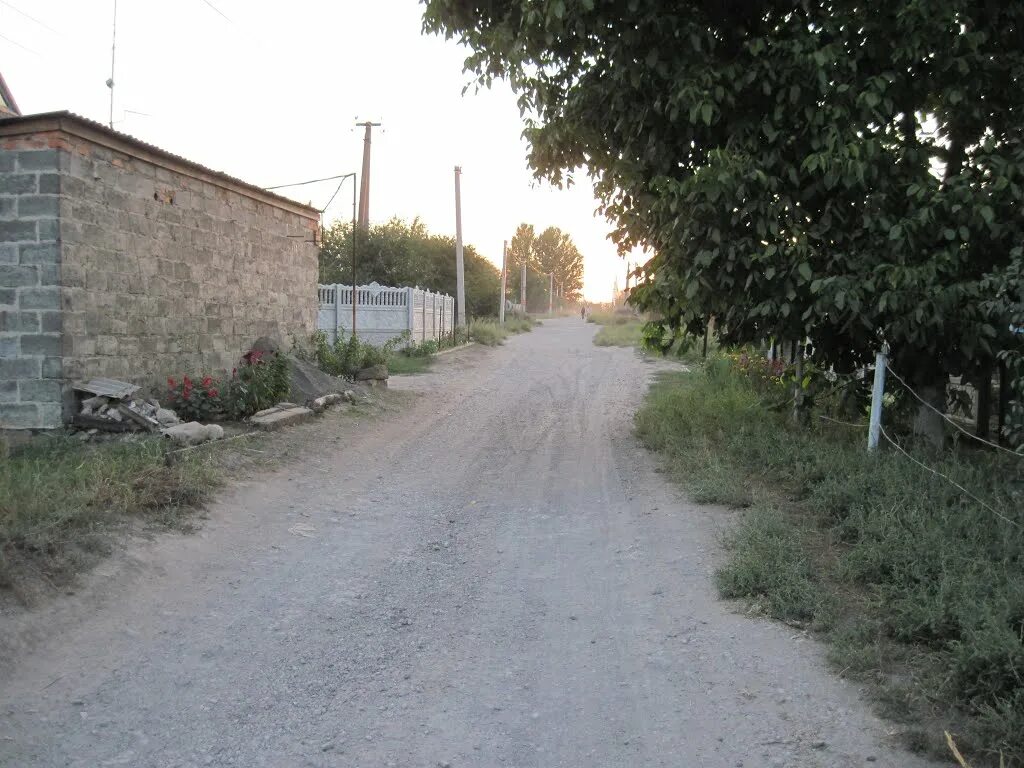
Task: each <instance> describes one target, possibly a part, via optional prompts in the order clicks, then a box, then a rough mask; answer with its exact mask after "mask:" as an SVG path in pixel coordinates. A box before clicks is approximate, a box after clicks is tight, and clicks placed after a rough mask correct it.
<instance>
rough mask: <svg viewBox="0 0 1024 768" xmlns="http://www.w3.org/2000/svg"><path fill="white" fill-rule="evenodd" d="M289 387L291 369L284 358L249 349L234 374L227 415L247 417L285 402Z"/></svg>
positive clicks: (232, 373)
mask: <svg viewBox="0 0 1024 768" xmlns="http://www.w3.org/2000/svg"><path fill="white" fill-rule="evenodd" d="M290 388H291V379H290V367H289V365H288V359H287V358H286V357H284V355H280V354H276V353H270V354H269V355H267V354H264V353H263V352H260V351H259V350H255V349H254V350H250V351H249V352H248V353H246V355H245V356H244V357H243V358H242V365H241V367H239V368H236V369H235V370H233V371H232V372H231V380H230V381H229V382H228V399H227V412H228V414H229V415H230V416H231V417H232V418H234V419H243V418H246V417H247V416H251V415H252V414H254V413H256V412H257V411H262V410H263V409H265V408H270V407H271V406H273V405H275V404H276V403H278V402H280V401H281V400H284V399H285V398H286V397H287V396H288V391H289V389H290Z"/></svg>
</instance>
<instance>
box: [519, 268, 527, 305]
mask: <svg viewBox="0 0 1024 768" xmlns="http://www.w3.org/2000/svg"><path fill="white" fill-rule="evenodd" d="M519 303H520V304H522V305H523V312H526V257H525V256H524V257H523V265H522V267H521V268H520V270H519Z"/></svg>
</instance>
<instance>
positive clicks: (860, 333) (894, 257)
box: [424, 0, 1024, 437]
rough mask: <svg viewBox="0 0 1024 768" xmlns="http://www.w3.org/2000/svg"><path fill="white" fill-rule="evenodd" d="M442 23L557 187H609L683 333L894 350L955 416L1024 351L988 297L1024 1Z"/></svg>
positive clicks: (444, 9) (843, 3)
mask: <svg viewBox="0 0 1024 768" xmlns="http://www.w3.org/2000/svg"><path fill="white" fill-rule="evenodd" d="M424 25H425V28H426V29H428V30H433V31H436V32H442V33H444V34H445V35H447V36H449V37H451V36H458V37H459V38H460V39H461V41H462V42H465V43H466V44H468V45H469V46H470V48H471V49H472V51H473V52H472V54H471V55H470V57H469V58H468V59H467V62H466V64H467V68H468V69H470V70H472V71H475V72H476V73H477V75H478V76H479V78H480V81H481V82H482V83H485V84H487V83H490V82H491V81H492V79H494V78H498V77H504V78H507V79H508V80H509V81H510V82H511V83H512V86H513V88H515V90H516V91H517V92H518V94H519V100H520V107H521V108H522V110H523V111H524V113H525V114H527V115H528V116H529V121H528V125H527V129H526V136H527V138H528V139H529V141H530V144H531V150H530V163H531V165H532V166H533V168H534V170H535V172H536V174H537V175H538V176H542V177H547V178H549V179H550V180H552V181H553V182H555V183H562V182H563V181H565V180H567V178H568V176H567V173H568V172H571V171H572V170H573V169H576V168H579V167H586V168H587V169H588V171H589V172H590V173H591V174H592V175H593V176H594V178H595V188H596V190H597V193H598V196H599V198H600V199H601V208H602V211H603V212H604V213H605V215H607V216H608V217H609V218H610V219H611V220H612V221H613V222H614V223H615V230H614V232H613V238H614V240H615V241H616V243H617V244H618V245H619V247H620V249H622V250H623V251H625V250H628V249H630V248H632V247H634V246H647V247H649V248H650V249H652V250H653V252H654V253H655V255H654V257H653V258H652V259H651V260H650V261H649V262H648V263H647V264H645V265H643V266H642V267H640V268H639V269H638V271H637V272H638V274H637V277H638V278H639V280H640V282H639V284H638V285H637V287H636V288H635V290H634V291H633V293H632V301H633V302H634V303H636V304H637V305H638V306H640V307H641V308H643V309H646V310H649V311H654V312H657V313H658V314H660V316H661V317H662V318H663V320H664V322H665V323H666V325H667V326H668V328H669V329H670V330H671V331H672V332H675V333H680V332H683V331H690V332H701V331H702V330H703V327H704V326H705V324H706V322H707V320H708V318H709V317H711V316H714V317H715V318H716V324H717V327H718V329H719V331H720V333H722V334H723V336H724V338H725V341H726V342H751V341H758V340H762V339H765V338H769V337H774V338H776V339H788V340H799V339H803V338H804V337H806V336H810V337H811V338H812V339H813V341H814V345H813V357H814V358H815V359H816V360H817V361H818V362H820V363H821V364H823V365H833V366H836V368H837V369H839V370H849V369H851V368H852V367H853V366H855V365H858V364H862V363H864V362H866V361H868V360H870V358H871V357H872V355H873V353H874V352H875V351H876V349H877V348H878V347H879V346H880V344H882V343H883V342H886V343H888V344H889V346H890V347H891V352H892V360H893V364H894V366H895V367H896V368H897V369H898V370H900V371H901V372H902V373H903V375H904V377H905V378H907V379H909V380H910V381H911V382H912V384H913V385H914V386H915V388H917V389H918V390H919V391H921V392H922V393H923V394H924V395H925V396H926V398H928V399H929V400H930V401H931V402H932V403H934V404H935V405H944V393H945V381H946V377H947V375H948V374H964V375H967V376H979V375H984V372H985V371H986V370H989V369H990V367H991V365H992V363H993V362H994V360H995V358H996V356H997V355H998V354H999V352H1000V351H1001V350H1006V349H1009V348H1011V347H1013V346H1014V345H1015V344H1017V343H1018V342H1016V340H1015V339H1014V338H1013V337H1012V335H1011V334H1010V333H1009V331H1008V328H1009V322H1008V320H1009V314H1010V308H1009V306H1008V305H1007V304H1006V302H1000V301H988V299H989V298H990V296H989V294H987V293H986V286H987V285H990V284H991V283H993V282H995V283H999V281H1000V274H1001V272H1002V271H1003V270H1005V268H1006V267H1007V265H1008V263H1009V261H1010V257H1009V253H1010V250H1011V248H1013V247H1014V246H1015V244H1016V243H1019V242H1021V239H1022V234H1024V232H1022V223H1021V216H1020V211H1021V206H1022V203H1024V179H1022V177H1024V157H1022V148H1024V135H1022V127H1021V126H1022V125H1024V119H1022V118H1024V89H1021V88H1020V87H1019V85H1015V84H1017V83H1019V82H1020V79H1021V77H1022V76H1024V46H1022V45H1021V40H1020V30H1021V29H1022V28H1024V4H1022V3H1007V2H997V1H995V0H891V1H890V2H888V3H884V4H880V3H865V2H863V0H766V1H764V2H760V3H758V4H756V8H754V9H753V10H752V4H750V3H745V2H739V1H738V0H679V2H675V3H664V2H661V0H628V1H627V0H576V1H570V0H552V1H551V2H547V3H544V4H537V3H534V2H527V1H526V0H476V2H473V1H468V2H467V1H466V0H428V1H427V3H426V11H425V17H424ZM922 413H925V414H927V413H928V412H927V411H924V410H922ZM918 426H919V427H920V428H921V430H922V431H924V432H930V433H931V435H932V436H933V437H935V436H936V427H937V426H941V425H939V424H938V423H937V420H936V418H935V417H932V418H931V419H923V420H922V421H921V422H920V423H919V425H918Z"/></svg>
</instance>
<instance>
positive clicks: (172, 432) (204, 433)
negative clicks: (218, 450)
mask: <svg viewBox="0 0 1024 768" xmlns="http://www.w3.org/2000/svg"><path fill="white" fill-rule="evenodd" d="M163 436H164V437H166V438H167V439H168V440H171V441H173V442H175V443H181V444H182V445H199V444H200V443H205V442H207V441H209V440H219V439H220V438H222V437H224V428H223V427H222V426H220V425H219V424H200V423H199V422H198V421H190V422H188V423H187V424H178V425H176V426H173V427H168V428H167V429H165V430H163Z"/></svg>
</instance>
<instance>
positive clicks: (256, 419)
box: [249, 406, 313, 429]
mask: <svg viewBox="0 0 1024 768" xmlns="http://www.w3.org/2000/svg"><path fill="white" fill-rule="evenodd" d="M312 415H313V411H311V410H310V409H309V408H302V407H301V406H293V407H291V408H268V409H267V410H266V411H260V412H259V413H257V414H256V415H255V416H253V417H251V418H250V419H249V421H250V422H251V423H252V425H253V426H255V427H258V428H259V429H277V428H278V427H284V426H287V425H289V424H298V423H299V422H301V421H305V420H306V419H308V418H310V417H311V416H312Z"/></svg>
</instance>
